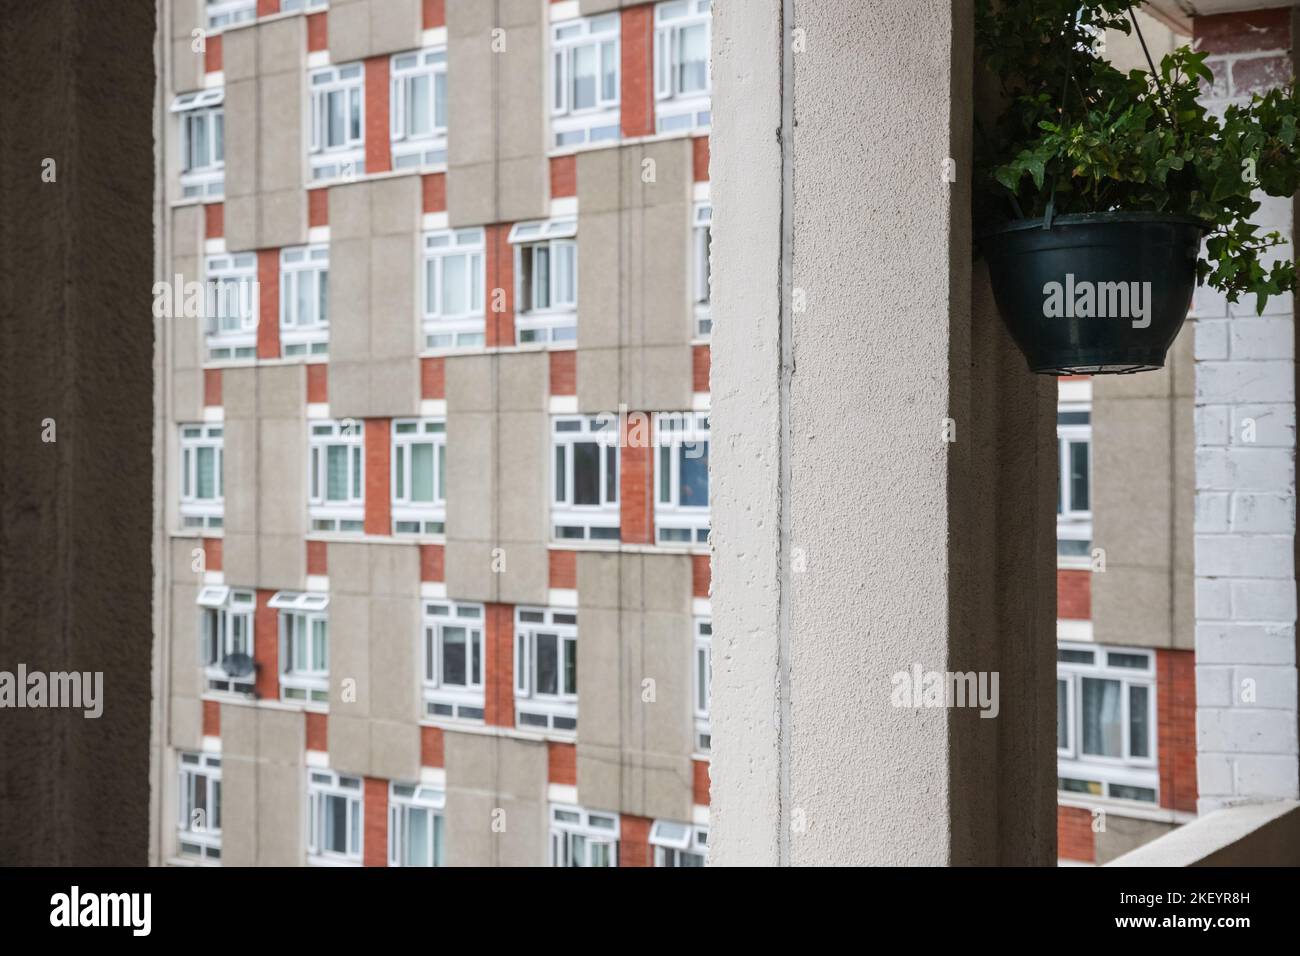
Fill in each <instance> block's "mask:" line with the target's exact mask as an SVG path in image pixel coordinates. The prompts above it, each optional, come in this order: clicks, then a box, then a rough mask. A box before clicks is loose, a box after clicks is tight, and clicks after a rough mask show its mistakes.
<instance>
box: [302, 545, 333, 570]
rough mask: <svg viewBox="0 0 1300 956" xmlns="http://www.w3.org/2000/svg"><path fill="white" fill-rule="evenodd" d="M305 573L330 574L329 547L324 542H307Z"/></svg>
mask: <svg viewBox="0 0 1300 956" xmlns="http://www.w3.org/2000/svg"><path fill="white" fill-rule="evenodd" d="M307 573H308V574H320V575H326V574H329V573H330V565H329V545H327V544H326V543H325V542H324V541H308V542H307Z"/></svg>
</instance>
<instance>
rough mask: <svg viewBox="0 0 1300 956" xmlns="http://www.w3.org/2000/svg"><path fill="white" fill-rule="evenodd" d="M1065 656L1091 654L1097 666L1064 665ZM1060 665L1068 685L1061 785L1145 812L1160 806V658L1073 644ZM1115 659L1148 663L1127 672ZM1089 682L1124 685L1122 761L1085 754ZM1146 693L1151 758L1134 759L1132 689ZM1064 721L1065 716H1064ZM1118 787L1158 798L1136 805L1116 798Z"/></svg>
mask: <svg viewBox="0 0 1300 956" xmlns="http://www.w3.org/2000/svg"><path fill="white" fill-rule="evenodd" d="M1062 652H1066V653H1073V654H1091V655H1092V662H1091V663H1087V662H1080V661H1064V660H1060V657H1061V654H1062ZM1057 655H1058V660H1057V664H1056V675H1057V680H1058V682H1059V681H1062V680H1064V681H1066V700H1067V708H1068V710H1067V717H1066V731H1067V733H1066V736H1067V741H1068V745H1067V746H1066V747H1064V748H1062V747H1060V746H1059V737H1058V746H1057V752H1056V753H1057V773H1058V777H1059V778H1060V779H1071V780H1078V781H1082V782H1084V783H1087V784H1090V785H1092V786H1093V787H1094V788H1095V789H1093V790H1091V791H1090V792H1089V793H1088V794H1087V795H1090V796H1104V797H1109V798H1111V799H1116V800H1125V801H1127V802H1130V803H1139V804H1141V805H1143V806H1153V805H1156V806H1158V805H1159V800H1160V774H1159V770H1158V766H1157V765H1158V760H1159V746H1160V741H1159V737H1160V735H1159V727H1158V723H1157V721H1158V710H1157V700H1156V683H1157V677H1156V655H1155V651H1154V650H1152V649H1150V648H1139V647H1120V646H1114V645H1109V644H1089V643H1067V642H1061V643H1059V644H1058V645H1057ZM1111 655H1132V656H1138V657H1143V658H1145V659H1146V661H1147V664H1146V666H1145V667H1142V668H1137V667H1123V666H1118V665H1113V664H1111V663H1110V656H1111ZM1085 678H1091V679H1096V680H1109V681H1117V682H1118V683H1119V685H1120V727H1121V734H1120V736H1121V749H1122V753H1121V755H1120V756H1118V757H1109V756H1105V755H1101V754H1086V753H1084V752H1083V692H1082V681H1083V680H1084V679H1085ZM1133 687H1143V688H1145V689H1146V696H1147V702H1146V706H1147V714H1146V728H1147V745H1146V749H1147V756H1145V757H1142V756H1134V755H1133V754H1132V752H1131V746H1132V743H1131V737H1132V724H1131V720H1132V712H1131V705H1132V699H1131V698H1132V693H1131V688H1133ZM1057 719H1058V721H1059V720H1060V715H1058V718H1057ZM1113 786H1122V787H1140V788H1143V789H1147V790H1150V791H1151V792H1152V793H1153V795H1154V796H1153V798H1152V800H1150V801H1148V800H1133V798H1131V797H1127V796H1123V795H1121V796H1115V797H1112V796H1111V788H1112V787H1113ZM1061 792H1062V793H1063V794H1067V795H1068V794H1073V793H1079V792H1081V791H1077V790H1065V789H1062V790H1061Z"/></svg>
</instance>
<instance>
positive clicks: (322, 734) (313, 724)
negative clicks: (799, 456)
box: [306, 710, 330, 753]
mask: <svg viewBox="0 0 1300 956" xmlns="http://www.w3.org/2000/svg"><path fill="white" fill-rule="evenodd" d="M306 743H307V749H308V750H318V751H320V752H321V753H329V749H330V744H329V715H328V714H322V713H318V712H316V711H312V710H309V711H307V741H306Z"/></svg>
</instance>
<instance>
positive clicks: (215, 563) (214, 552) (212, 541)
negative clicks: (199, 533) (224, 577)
mask: <svg viewBox="0 0 1300 956" xmlns="http://www.w3.org/2000/svg"><path fill="white" fill-rule="evenodd" d="M221 544H222V541H221V539H220V538H204V539H203V566H204V567H205V568H207V569H208V570H209V571H220V570H221V554H222V552H221Z"/></svg>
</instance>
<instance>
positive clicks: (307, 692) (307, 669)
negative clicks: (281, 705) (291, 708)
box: [268, 591, 330, 704]
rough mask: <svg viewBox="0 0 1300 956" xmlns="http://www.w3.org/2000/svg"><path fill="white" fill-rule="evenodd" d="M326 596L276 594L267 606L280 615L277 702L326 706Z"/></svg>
mask: <svg viewBox="0 0 1300 956" xmlns="http://www.w3.org/2000/svg"><path fill="white" fill-rule="evenodd" d="M329 603H330V601H329V596H328V595H325V594H310V593H301V592H297V591H277V592H276V593H275V595H274V596H273V597H272V598H271V600H270V601H269V602H268V604H269V606H270V607H273V608H275V609H277V610H278V611H279V612H280V699H281V700H284V701H295V702H299V703H313V704H328V703H329V699H330V697H329V676H330V638H329V616H328V615H327V614H326V613H325V611H326V608H328V607H329Z"/></svg>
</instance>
